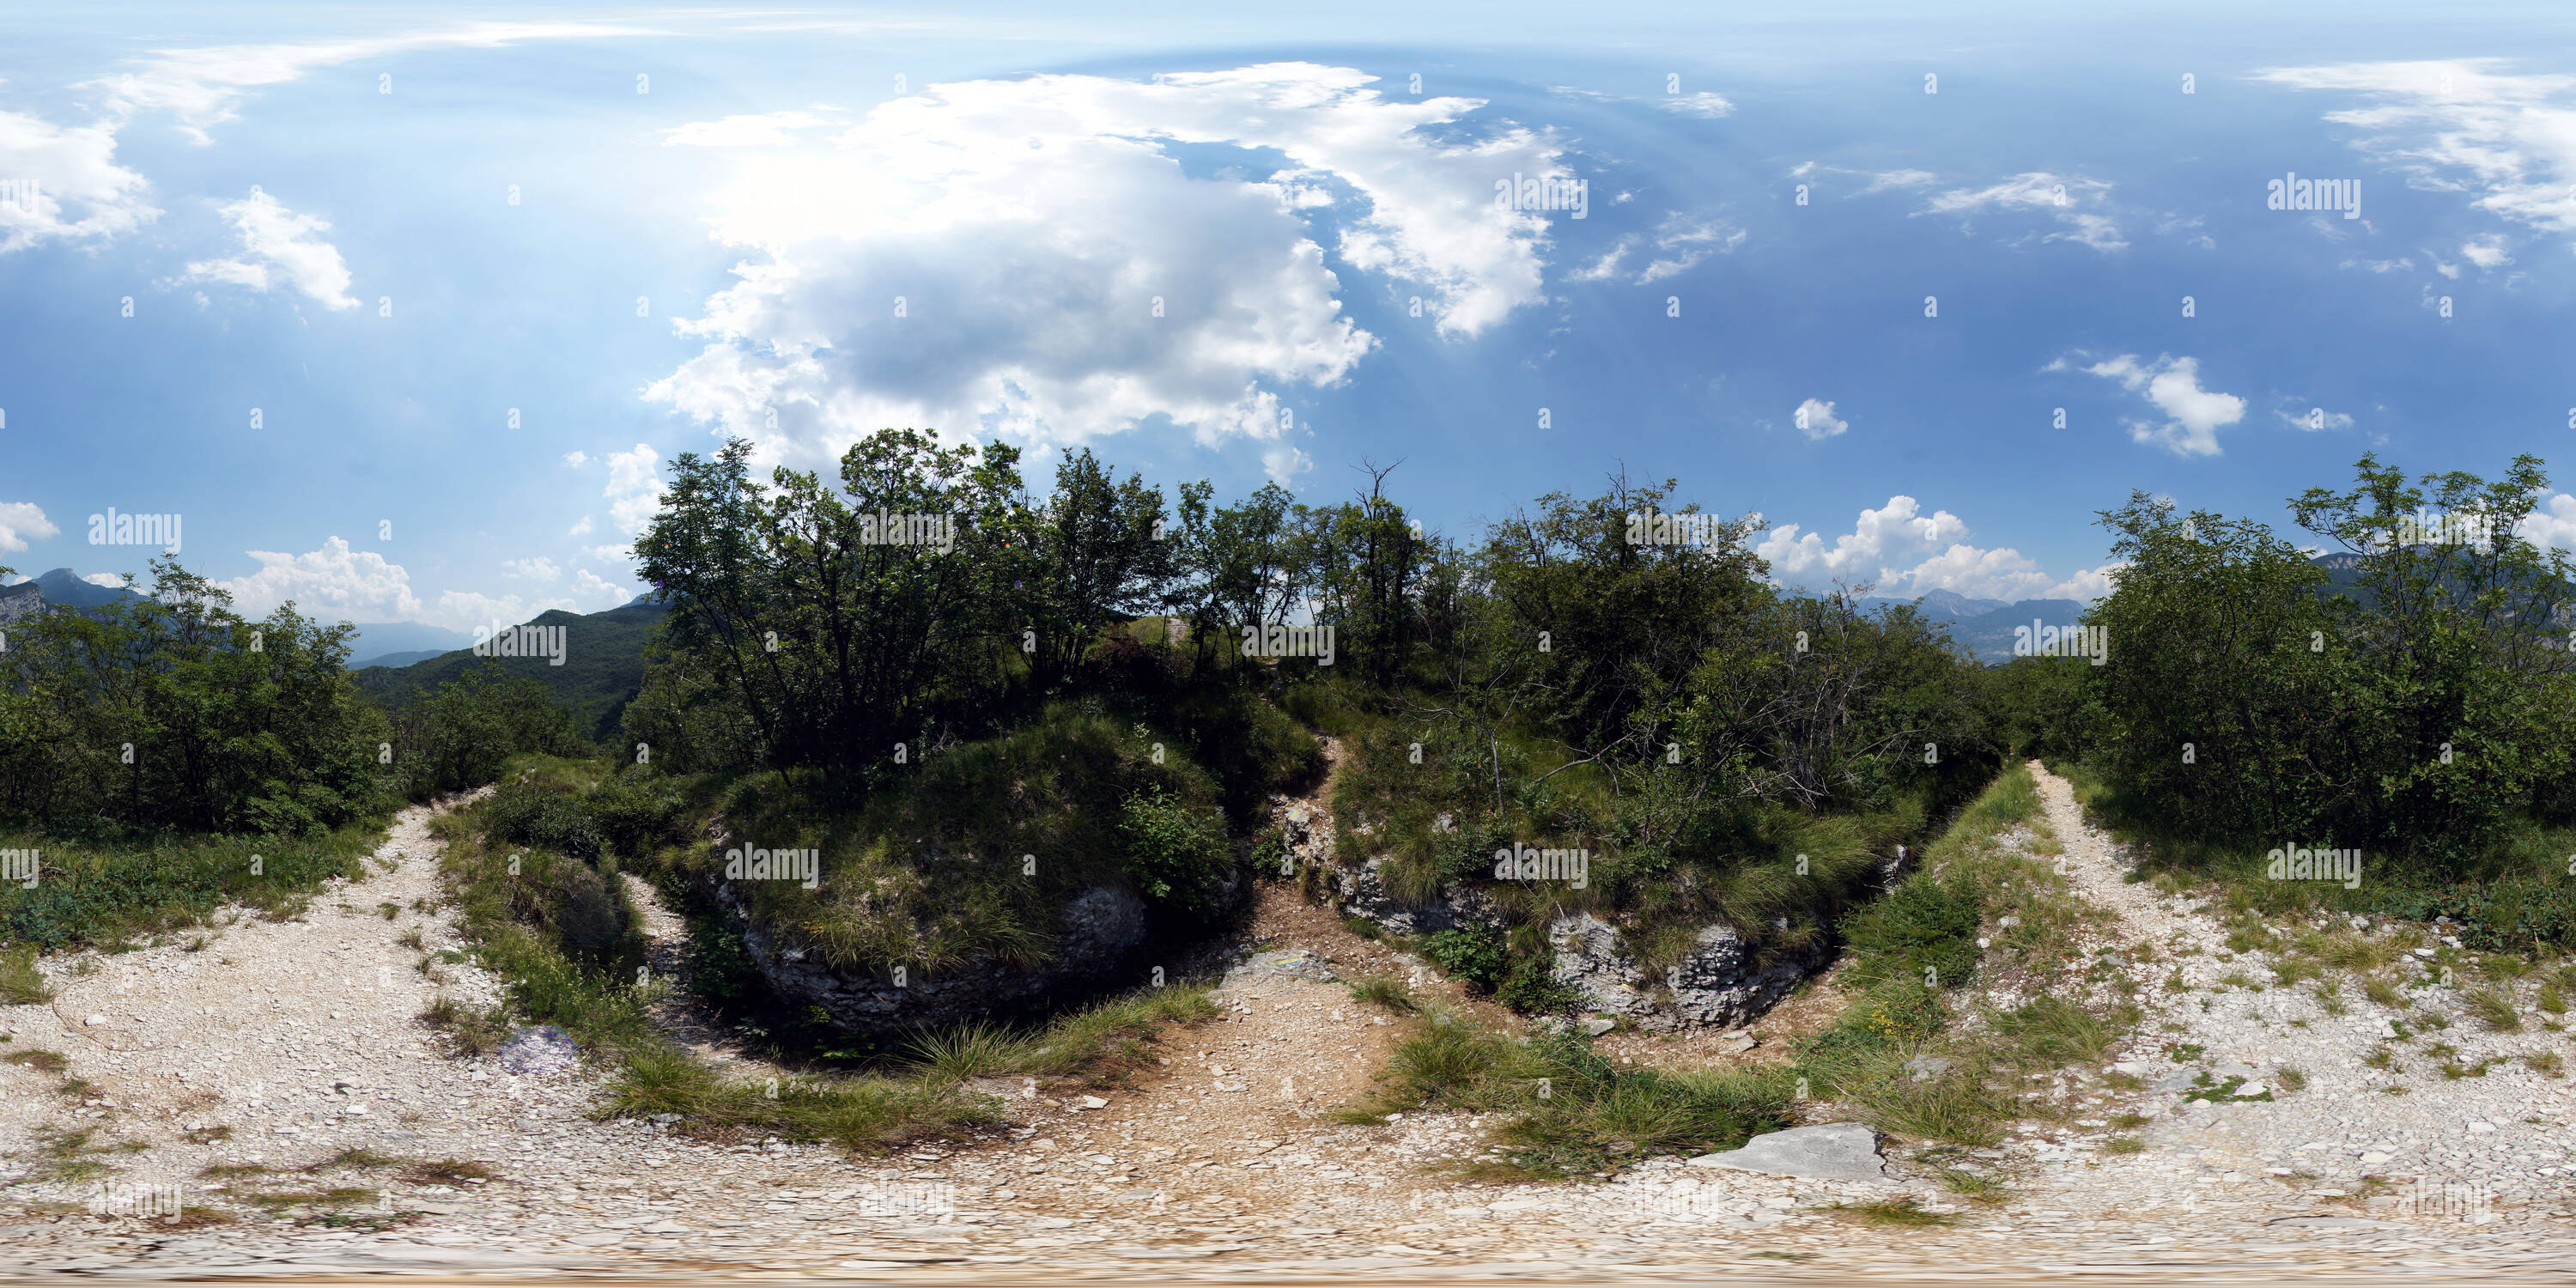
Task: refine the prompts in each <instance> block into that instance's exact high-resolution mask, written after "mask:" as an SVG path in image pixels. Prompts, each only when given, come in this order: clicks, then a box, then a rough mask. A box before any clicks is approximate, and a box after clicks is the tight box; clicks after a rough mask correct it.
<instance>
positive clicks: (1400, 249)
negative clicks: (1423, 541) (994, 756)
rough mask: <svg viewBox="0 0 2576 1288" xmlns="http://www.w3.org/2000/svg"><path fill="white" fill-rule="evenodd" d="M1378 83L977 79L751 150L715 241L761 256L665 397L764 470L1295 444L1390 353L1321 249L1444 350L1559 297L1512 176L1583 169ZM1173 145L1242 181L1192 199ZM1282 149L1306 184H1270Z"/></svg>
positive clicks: (1331, 77) (1198, 186) (656, 396)
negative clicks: (902, 437) (797, 460)
mask: <svg viewBox="0 0 2576 1288" xmlns="http://www.w3.org/2000/svg"><path fill="white" fill-rule="evenodd" d="M1373 79H1374V78H1372V77H1370V76H1369V75H1367V74H1366V73H1363V72H1359V71H1354V70H1351V69H1348V68H1336V67H1325V66H1319V65H1316V64H1312V63H1272V64H1266V65H1262V66H1254V67H1241V68H1236V69H1233V70H1229V71H1219V72H1193V73H1180V74H1172V75H1165V76H1158V77H1155V78H1153V79H1152V80H1149V81H1143V82H1138V81H1131V80H1121V79H1113V78H1108V77H1100V76H1079V75H1042V76H1031V77H1027V78H1023V79H1018V80H1007V81H1005V80H984V81H966V82H958V83H952V84H944V85H935V86H930V87H927V88H925V89H924V90H923V91H922V92H921V93H919V94H916V95H913V96H911V97H907V98H902V99H897V100H894V101H892V102H889V103H885V104H882V105H880V106H878V107H876V108H875V109H873V110H871V111H870V112H869V113H868V114H867V116H866V117H865V118H864V119H862V120H860V121H859V122H857V123H856V124H854V125H852V126H850V127H849V128H847V129H844V130H840V131H837V132H834V133H832V134H831V135H830V136H829V140H828V143H819V142H818V143H817V144H816V145H813V146H808V147H798V148H791V149H784V150H755V151H745V152H743V153H741V154H739V155H737V156H736V157H735V158H734V164H735V166H736V167H737V168H736V170H735V172H734V174H733V176H732V177H731V178H730V179H729V180H728V181H726V182H725V183H724V184H723V185H722V186H721V187H720V188H719V190H718V193H717V196H716V200H715V206H716V210H715V214H714V216H713V218H712V220H711V229H712V233H713V236H714V237H715V239H716V240H717V241H719V242H721V243H723V244H725V245H728V246H733V247H739V248H743V249H745V250H748V251H751V252H754V255H753V257H752V258H750V259H748V260H747V261H746V262H745V263H744V264H743V265H742V266H741V267H739V268H738V269H737V270H736V272H737V275H738V280H737V282H736V283H735V285H734V286H733V287H731V288H730V289H728V290H725V291H723V292H720V293H718V294H717V295H716V296H715V297H713V298H712V299H710V300H709V301H708V304H707V308H706V312H705V314H704V315H703V316H701V317H699V318H696V319H692V320H689V321H687V322H685V323H683V324H681V327H680V329H681V331H682V333H683V334H687V335H693V336H700V337H704V338H705V339H706V340H707V342H708V343H707V345H706V348H705V349H704V351H703V352H701V353H700V354H699V355H698V356H697V357H695V358H692V359H690V360H689V361H688V362H687V363H685V364H683V365H682V366H681V367H680V368H679V369H678V370H676V371H675V372H673V373H672V374H671V375H670V376H668V377H667V378H665V379H663V380H661V381H659V382H657V383H656V384H654V385H653V386H652V387H651V388H650V389H648V390H647V397H648V398H650V399H652V400H654V401H658V402H661V403H664V404H667V405H668V406H670V407H671V408H673V409H675V410H677V411H680V412H683V413H686V414H687V415H689V416H691V417H692V418H694V419H696V420H699V421H701V422H712V423H713V424H714V425H715V426H716V427H717V428H718V429H719V431H720V432H723V433H726V434H729V435H739V436H742V437H746V438H750V439H753V440H754V441H756V442H758V443H759V444H760V445H761V447H762V450H763V455H764V457H765V458H774V457H781V456H797V457H801V458H808V459H814V458H828V457H830V456H835V455H837V454H838V452H839V450H840V448H842V447H843V446H845V445H846V444H848V443H850V442H852V441H855V440H856V439H858V438H859V437H861V436H864V435H865V434H868V433H871V432H873V431H875V430H877V429H879V428H882V427H885V426H889V425H911V426H919V427H923V428H936V429H940V430H943V431H947V432H950V433H956V434H973V435H985V434H1001V435H1006V436H1010V437H1014V438H1017V439H1020V440H1023V441H1026V442H1030V443H1034V444H1040V445H1045V444H1058V443H1071V442H1077V441H1081V440H1084V439H1087V438H1090V437H1093V436H1096V435H1100V434H1105V433H1114V432H1118V431H1120V430H1124V429H1128V428H1132V427H1134V426H1136V425H1138V424H1139V423H1142V422H1144V421H1146V420H1148V419H1151V418H1154V417H1158V416H1159V417H1168V418H1170V419H1171V420H1172V421H1173V422H1175V423H1177V424H1180V425H1183V426H1186V427H1188V428H1190V429H1192V430H1193V431H1195V433H1196V435H1197V437H1198V438H1199V440H1200V441H1201V442H1204V443H1211V444H1213V443H1215V442H1218V441H1222V440H1224V439H1226V438H1228V437H1231V436H1242V437H1248V438H1252V439H1255V440H1261V441H1267V440H1272V439H1275V438H1276V437H1277V436H1278V434H1279V432H1280V426H1279V419H1280V410H1281V402H1280V399H1281V396H1282V394H1283V392H1284V391H1286V390H1288V389H1290V388H1291V387H1294V386H1298V385H1305V386H1310V387H1324V386H1329V385H1332V384H1334V383H1336V382H1338V381H1340V380H1341V379H1343V378H1344V377H1345V376H1346V375H1347V374H1348V373H1349V372H1350V371H1351V370H1352V368H1353V367H1354V366H1355V365H1356V364H1357V363H1358V361H1359V360H1360V359H1361V358H1362V357H1363V356H1365V355H1366V354H1367V353H1368V352H1369V351H1370V350H1371V349H1372V348H1374V347H1375V345H1376V343H1377V342H1376V339H1375V337H1373V336H1371V335H1369V334H1368V333H1367V332H1366V331H1363V330H1361V329H1359V328H1358V327H1357V326H1355V325H1353V323H1352V322H1351V320H1350V319H1349V317H1348V316H1347V315H1345V314H1344V313H1343V311H1342V308H1341V303H1340V300H1339V299H1338V298H1337V297H1338V293H1339V292H1340V291H1341V289H1342V283H1341V281H1340V280H1339V278H1338V277H1337V276H1336V275H1335V274H1334V273H1333V271H1332V270H1330V269H1329V268H1327V267H1326V265H1325V254H1324V248H1323V246H1321V245H1318V244H1317V240H1316V239H1317V238H1318V237H1324V238H1327V239H1329V240H1331V241H1332V242H1333V244H1334V249H1335V250H1336V251H1338V253H1339V254H1340V255H1341V256H1342V257H1343V258H1344V259H1345V260H1347V261H1348V262H1349V263H1351V264H1353V265H1355V266H1356V267H1357V268H1358V269H1359V270H1360V271H1362V272H1365V273H1369V274H1372V275H1375V276H1379V277H1383V278H1386V279H1390V281H1391V282H1395V283H1402V284H1403V285H1402V286H1400V287H1395V288H1394V290H1395V291H1396V292H1399V295H1398V297H1399V298H1401V295H1402V294H1419V295H1421V296H1422V297H1424V301H1425V304H1426V306H1427V307H1428V309H1429V310H1430V311H1432V312H1433V313H1435V314H1436V316H1437V317H1438V319H1439V321H1438V323H1437V325H1438V329H1439V331H1440V333H1441V334H1443V335H1445V336H1451V337H1467V336H1474V335H1477V334H1480V333H1482V332H1483V331H1485V330H1486V329H1488V328H1490V327H1492V326H1494V325H1496V324H1497V323H1499V322H1501V321H1502V320H1503V318H1504V317H1506V316H1507V315H1509V314H1510V313H1511V312H1512V311H1513V310H1515V309H1517V308H1520V307H1522V306H1525V305H1530V304H1535V303H1538V302H1540V301H1541V300H1542V299H1544V298H1545V294H1544V285H1543V280H1542V278H1543V269H1544V266H1545V261H1544V259H1543V258H1542V251H1543V250H1544V248H1545V247H1546V245H1547V232H1548V226H1549V225H1548V214H1549V213H1553V214H1554V216H1555V217H1559V218H1562V217H1565V215H1564V213H1563V212H1526V211H1511V210H1504V209H1500V208H1498V207H1497V206H1496V204H1495V201H1494V196H1495V184H1496V182H1497V181H1499V180H1508V179H1510V178H1511V177H1512V176H1513V175H1515V174H1520V175H1524V176H1529V177H1533V178H1535V177H1537V176H1542V175H1552V176H1557V177H1572V175H1571V171H1570V170H1569V169H1568V167H1567V166H1566V165H1565V164H1564V162H1563V159H1562V158H1563V148H1562V147H1561V146H1560V145H1559V144H1558V143H1557V142H1556V141H1554V140H1553V139H1552V138H1551V137H1550V136H1546V135H1543V134H1540V133H1536V132H1533V131H1530V130H1527V129H1523V128H1520V127H1517V126H1512V125H1510V124H1508V123H1497V122H1489V121H1481V120H1480V121H1474V122H1470V121H1469V118H1470V117H1471V115H1472V114H1473V113H1475V112H1476V111H1477V110H1478V109H1480V108H1481V107H1482V106H1483V104H1482V102H1480V101H1479V100H1474V99H1466V98H1429V99H1422V100H1412V99H1407V98H1401V97H1396V98H1390V97H1388V96H1386V95H1383V94H1381V93H1380V92H1379V91H1378V90H1376V89H1372V88H1370V85H1371V83H1372V81H1373ZM1172 145H1191V146H1193V147H1198V148H1202V149H1205V148H1219V149H1221V148H1229V147H1230V148H1238V149H1245V150H1246V152H1245V161H1244V162H1243V163H1242V165H1240V166H1235V167H1226V168H1222V169H1219V170H1217V171H1216V172H1215V173H1214V174H1213V175H1212V176H1209V177H1198V178H1193V177H1191V176H1190V174H1188V173H1185V172H1184V170H1183V168H1182V166H1181V164H1180V163H1179V161H1178V160H1177V159H1176V158H1175V156H1174V155H1173V153H1172V152H1171V151H1170V148H1171V146H1172ZM1253 150H1259V151H1253ZM1271 152H1275V153H1277V154H1279V155H1281V156H1284V157H1285V159H1286V162H1287V164H1286V168H1284V169H1280V170H1278V171H1277V172H1275V173H1269V174H1266V175H1262V174H1251V175H1247V174H1245V173H1244V167H1248V166H1257V165H1259V164H1260V163H1259V160H1258V158H1259V157H1260V156H1261V155H1264V154H1266V153H1271ZM1202 155H1204V153H1202ZM1220 155H1222V154H1220ZM1140 211H1151V212H1153V217H1152V218H1150V219H1145V218H1140V217H1139V215H1138V212H1140ZM1372 289H1386V288H1381V287H1373V288H1372ZM898 297H900V298H902V299H903V300H904V302H905V303H904V314H905V315H904V316H901V317H898V316H897V315H896V305H895V301H896V299H897V298H898ZM1158 297H1159V298H1160V299H1161V300H1162V301H1163V302H1164V307H1163V316H1161V317H1156V316H1154V312H1155V310H1154V301H1155V299H1156V298H1158ZM771 410H775V412H776V414H777V426H776V428H774V429H773V428H771V427H770V424H769V420H768V412H770V411H771Z"/></svg>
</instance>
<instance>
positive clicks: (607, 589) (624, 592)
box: [572, 568, 635, 608]
mask: <svg viewBox="0 0 2576 1288" xmlns="http://www.w3.org/2000/svg"><path fill="white" fill-rule="evenodd" d="M572 597H573V598H574V599H577V600H583V601H587V602H589V603H594V604H600V603H604V604H607V605H608V606H609V607H611V608H614V607H616V606H617V605H619V604H623V603H625V602H626V601H627V600H630V599H633V598H635V591H634V590H633V589H632V588H630V587H626V586H620V585H618V584H616V583H615V582H612V581H609V580H608V579H606V578H604V577H601V576H600V575H599V574H598V573H595V572H592V571H591V570H589V569H588V568H575V569H573V570H572Z"/></svg>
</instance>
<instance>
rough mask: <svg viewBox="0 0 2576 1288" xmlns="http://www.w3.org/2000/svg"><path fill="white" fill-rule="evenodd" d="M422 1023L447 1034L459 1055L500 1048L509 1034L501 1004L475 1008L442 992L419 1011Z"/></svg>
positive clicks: (505, 1015)
mask: <svg viewBox="0 0 2576 1288" xmlns="http://www.w3.org/2000/svg"><path fill="white" fill-rule="evenodd" d="M420 1020H421V1023H423V1024H426V1025H428V1026H429V1027H431V1028H433V1029H436V1030H438V1031H439V1032H441V1033H444V1034H446V1035H447V1037H448V1040H449V1041H451V1042H453V1043H454V1044H455V1046H456V1051H457V1053H458V1054H460V1055H470V1056H486V1055H490V1054H492V1053H493V1052H495V1051H498V1050H500V1049H501V1043H502V1041H503V1040H504V1039H506V1038H508V1037H509V1036H510V1026H509V1016H508V1013H507V1012H506V1011H504V1010H502V1009H501V1008H497V1007H496V1008H493V1009H491V1010H476V1009H475V1008H473V1007H470V1006H467V1005H465V1004H464V1003H462V1002H459V1001H457V1000H456V999H455V998H452V997H449V996H448V995H446V994H444V993H441V994H439V995H438V996H436V997H434V998H431V999H430V1002H429V1009H427V1010H425V1011H422V1012H421V1013H420Z"/></svg>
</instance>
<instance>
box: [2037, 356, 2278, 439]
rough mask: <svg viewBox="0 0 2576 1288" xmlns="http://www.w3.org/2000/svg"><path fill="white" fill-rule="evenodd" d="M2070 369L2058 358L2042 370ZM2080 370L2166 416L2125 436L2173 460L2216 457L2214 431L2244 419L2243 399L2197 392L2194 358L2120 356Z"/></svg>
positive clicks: (2135, 425)
mask: <svg viewBox="0 0 2576 1288" xmlns="http://www.w3.org/2000/svg"><path fill="white" fill-rule="evenodd" d="M2070 365H2071V364H2069V363H2068V362H2067V361H2066V360H2065V359H2063V358H2061V359H2059V360H2057V361H2056V362H2053V363H2050V364H2049V368H2048V369H2049V370H2052V371H2062V370H2065V369H2067V368H2068V367H2069V366H2070ZM2082 370H2085V371H2089V372H2091V373H2093V374H2094V375H2097V376H2100V377H2102V378H2104V379H2106V380H2116V381H2118V382H2120V386H2121V387H2122V388H2124V389H2127V390H2128V391H2129V392H2131V393H2133V394H2143V395H2145V397H2146V399H2147V401H2148V402H2151V403H2154V404H2155V406H2156V409H2157V410H2158V411H2161V412H2163V413H2164V414H2165V415H2166V417H2168V419H2167V420H2166V421H2165V423H2163V424H2161V425H2154V424H2149V423H2147V422H2145V421H2137V420H2132V421H2129V422H2128V426H2129V436H2130V437H2131V438H2134V439H2136V440H2137V441H2138V442H2141V443H2153V444H2155V445H2156V446H2158V447H2162V448H2164V449H2165V450H2167V451H2170V452H2172V453H2173V454H2174V455H2176V456H2216V455H2218V430H2219V429H2220V428H2221V427H2223V426H2227V425H2233V424H2235V423H2236V422H2238V421H2240V420H2243V419H2245V400H2244V399H2242V398H2239V397H2237V396H2236V395H2234V394H2228V393H2219V392H2217V391H2216V390H2210V389H2203V388H2201V387H2200V360H2199V359H2198V358H2192V357H2182V358H2174V357H2166V356H2162V355H2159V356H2158V357H2157V358H2156V360H2155V361H2153V362H2141V361H2139V360H2138V356H2137V355H2136V354H2134V353H2124V354H2121V355H2120V356H2118V357H2115V358H2107V359H2104V360H2103V361H2100V362H2096V363H2094V364H2093V365H2091V366H2088V367H2084V368H2082Z"/></svg>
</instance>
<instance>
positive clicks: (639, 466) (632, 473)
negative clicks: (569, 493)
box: [605, 443, 662, 534]
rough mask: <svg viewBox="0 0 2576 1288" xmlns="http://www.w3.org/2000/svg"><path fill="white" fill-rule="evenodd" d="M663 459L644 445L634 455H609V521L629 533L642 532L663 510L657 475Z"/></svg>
mask: <svg viewBox="0 0 2576 1288" xmlns="http://www.w3.org/2000/svg"><path fill="white" fill-rule="evenodd" d="M661 459H662V458H661V456H660V455H659V454H657V453H656V452H654V450H653V449H652V448H650V447H647V446H645V445H644V444H642V443H637V444H636V445H635V450H633V451H631V452H610V453H609V454H608V490H607V492H606V493H605V495H606V496H607V497H608V518H609V521H610V522H611V523H614V524H616V525H617V526H618V528H619V529H620V530H622V531H624V532H627V533H630V534H631V533H635V532H640V531H642V530H643V528H644V523H645V521H646V520H648V519H650V518H652V517H653V512H654V511H656V510H659V509H661V508H662V479H661V477H660V476H659V475H658V474H656V473H655V472H654V469H653V465H654V462H656V461H659V460H661Z"/></svg>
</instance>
